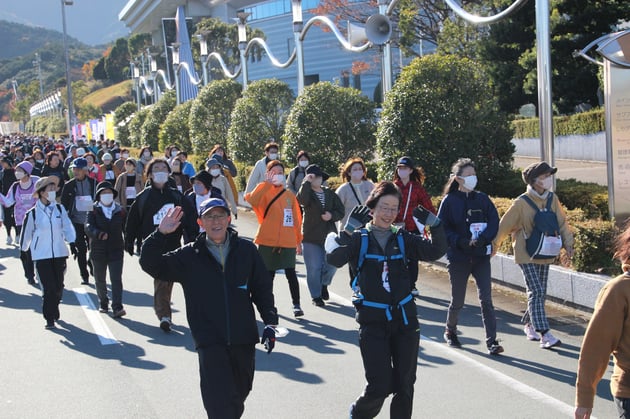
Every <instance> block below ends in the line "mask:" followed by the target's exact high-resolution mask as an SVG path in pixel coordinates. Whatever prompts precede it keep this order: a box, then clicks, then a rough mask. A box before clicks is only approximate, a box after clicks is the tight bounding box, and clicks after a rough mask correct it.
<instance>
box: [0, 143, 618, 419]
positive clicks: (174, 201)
mask: <svg viewBox="0 0 630 419" xmlns="http://www.w3.org/2000/svg"><path fill="white" fill-rule="evenodd" d="M0 147H1V148H0V163H1V165H2V170H1V171H0V176H1V178H0V180H1V183H0V186H1V188H0V192H1V193H0V224H4V227H5V230H6V234H7V238H6V243H7V245H12V244H15V245H16V246H18V247H19V253H20V260H21V262H22V267H23V271H24V276H25V278H26V280H27V281H28V283H29V284H33V285H35V284H37V283H39V285H40V287H41V290H42V295H43V306H42V314H43V317H44V319H45V327H46V328H47V329H52V328H55V327H56V325H55V323H56V322H57V321H58V320H59V317H60V313H59V304H60V301H61V297H62V292H63V289H64V275H65V271H66V261H67V259H68V258H69V257H70V256H72V257H73V258H74V259H75V260H76V263H77V265H78V268H79V272H80V276H81V280H82V283H83V284H89V283H90V277H93V278H94V284H95V288H96V294H97V297H98V304H99V309H100V311H101V312H102V313H111V315H112V316H113V317H114V318H122V317H123V316H126V315H127V312H126V310H125V307H124V305H123V299H124V287H123V282H124V279H123V263H124V253H125V252H127V253H128V254H129V255H131V256H134V255H139V256H140V258H139V263H140V266H141V267H142V269H143V270H144V271H146V272H147V273H148V274H149V275H150V276H151V277H152V278H153V283H154V310H155V314H156V317H157V321H158V324H159V327H160V328H161V329H162V330H163V331H164V332H169V331H170V330H171V326H172V311H171V294H172V289H173V283H174V282H179V283H180V284H181V286H182V287H183V290H184V297H185V301H186V314H187V320H188V324H189V326H190V329H191V333H192V336H193V339H194V340H195V345H196V348H197V353H198V357H199V365H200V376H201V394H202V399H203V403H204V407H205V408H206V410H207V412H208V417H216V418H236V417H240V416H241V415H242V413H243V410H244V402H245V399H246V397H247V395H248V394H249V391H250V390H251V387H252V381H253V375H254V356H255V349H254V345H255V344H256V343H258V342H260V343H262V344H264V345H265V348H266V349H267V351H268V352H271V351H272V350H273V348H274V345H275V339H276V334H277V332H278V329H277V327H278V313H277V309H276V301H275V300H274V295H273V281H274V278H275V276H276V272H277V271H279V270H282V271H283V272H284V275H285V277H286V278H287V282H288V286H289V291H290V297H291V302H290V305H291V309H292V314H293V315H294V316H295V317H296V318H301V317H302V316H304V315H305V311H304V309H303V306H302V302H301V295H300V285H299V281H298V278H297V273H296V258H297V256H300V255H301V256H302V257H303V259H304V264H305V266H306V284H307V287H308V292H309V295H310V299H311V302H312V304H313V305H314V306H315V307H325V306H326V301H327V300H329V298H330V292H329V286H330V284H331V281H332V280H333V277H334V275H335V273H336V270H337V269H338V268H340V267H342V266H344V265H346V264H347V265H348V268H347V269H348V282H349V284H350V288H351V291H352V295H353V298H352V300H353V304H354V306H355V308H356V312H357V315H356V319H357V322H358V323H359V346H360V350H361V356H362V357H363V361H364V362H363V364H364V368H365V376H366V379H367V384H366V386H365V389H364V390H363V392H362V394H361V395H360V396H359V397H358V398H357V399H356V400H355V402H354V403H353V404H352V406H351V411H350V417H352V418H372V417H375V416H376V415H377V414H378V413H379V411H380V410H381V408H382V405H383V403H384V401H385V399H386V398H387V397H388V396H389V395H391V394H393V399H392V401H391V407H390V414H391V417H392V418H411V417H412V407H413V388H414V383H415V380H416V367H417V358H418V348H419V323H418V318H417V314H416V297H418V296H419V291H418V289H417V287H416V282H417V279H418V261H420V260H422V261H433V260H436V259H439V258H440V257H442V256H443V255H444V254H446V256H447V258H448V275H449V279H450V284H451V298H450V304H449V306H448V311H447V313H446V319H445V327H444V336H443V337H444V340H445V342H446V343H447V344H448V345H449V346H451V347H461V346H462V344H461V342H460V340H459V337H458V336H459V335H460V331H459V330H458V328H457V326H458V323H459V316H460V312H461V310H462V308H463V307H464V300H465V296H466V286H467V283H468V280H469V277H470V276H472V277H473V278H474V280H475V283H476V286H477V289H478V297H479V304H480V307H481V319H482V324H483V328H484V334H485V339H484V340H485V343H486V346H487V352H488V353H489V354H490V355H498V354H500V353H502V352H504V348H503V346H502V345H501V344H500V340H499V339H498V337H497V319H496V316H495V310H494V306H493V302H492V284H491V277H492V276H491V265H490V258H491V257H492V256H493V255H494V254H495V253H496V251H497V248H498V246H499V245H500V244H501V242H503V241H504V240H505V239H506V238H507V237H508V236H510V237H511V238H512V245H513V247H514V256H515V263H516V264H518V266H519V267H520V269H521V271H522V273H523V278H524V282H525V287H526V290H527V310H526V312H525V315H524V317H523V331H524V334H525V336H526V338H527V339H529V340H533V341H538V342H539V345H540V347H541V348H543V349H551V348H554V347H556V346H558V345H560V344H561V342H560V340H559V339H558V338H557V337H555V336H554V335H553V334H552V333H551V330H550V325H549V322H548V319H547V317H546V312H545V299H546V294H547V281H548V274H549V265H550V264H551V263H552V262H553V261H554V260H555V258H556V257H557V256H558V254H559V252H560V249H562V248H563V249H565V251H566V254H567V255H568V256H569V257H571V256H572V254H573V235H572V233H571V230H570V228H569V226H568V224H567V220H566V216H565V214H564V211H563V209H562V206H561V204H560V202H559V200H558V197H557V195H556V194H554V193H553V192H552V185H553V181H552V176H553V175H554V174H555V173H556V171H557V169H556V168H554V167H551V166H550V165H549V164H547V163H546V162H538V163H534V164H532V165H530V166H529V167H527V168H526V169H525V170H523V181H524V183H525V185H526V190H525V192H524V193H523V195H521V196H520V197H518V198H516V199H515V200H514V201H513V203H512V206H511V207H510V208H509V209H508V210H507V212H506V213H505V214H504V215H503V216H502V217H499V214H498V212H497V209H496V207H495V206H494V204H493V203H492V201H491V200H490V199H489V197H488V196H487V195H486V194H484V193H483V192H481V191H478V190H477V174H476V166H475V163H474V162H473V161H471V160H470V159H468V158H461V159H459V160H458V161H456V162H454V164H453V166H452V170H451V173H450V178H449V180H448V182H447V183H446V185H445V187H444V193H443V197H442V200H441V204H440V205H439V209H438V210H437V211H436V209H435V208H434V205H433V203H432V200H431V197H430V195H429V194H428V193H427V191H426V190H425V188H424V180H425V173H424V171H423V170H422V168H421V167H419V166H418V165H417V164H416V163H415V161H414V159H413V158H412V157H410V156H403V157H401V158H400V159H399V160H398V161H397V164H396V167H392V171H393V177H392V178H391V179H389V180H382V181H380V182H377V183H373V182H372V181H371V180H369V178H368V170H367V166H366V164H365V162H364V161H363V160H362V159H361V158H358V157H350V158H349V159H348V160H347V161H346V162H340V163H341V164H340V172H339V176H340V178H341V184H340V185H339V186H338V188H337V189H336V190H335V191H333V190H332V189H331V188H329V187H328V186H327V181H328V180H329V178H330V174H329V173H327V172H326V171H324V170H323V169H322V167H321V166H320V165H318V164H317V162H316V161H313V159H312V157H311V154H310V153H309V152H307V151H300V152H299V153H298V154H297V156H295V159H294V163H295V166H294V167H292V168H291V169H290V170H289V167H287V165H286V163H285V160H284V159H281V158H280V154H279V151H280V147H279V145H278V144H277V143H275V142H269V143H268V144H266V145H265V146H264V148H263V150H262V151H263V152H264V155H263V156H262V157H261V159H260V160H258V161H257V162H256V164H255V166H254V167H253V170H252V171H251V174H250V176H249V178H248V180H247V186H246V188H245V190H244V191H243V199H244V201H246V202H248V203H249V204H250V206H251V209H252V210H253V212H254V214H255V215H256V218H257V220H258V224H259V226H258V231H257V233H256V235H255V238H254V241H253V243H252V242H250V241H248V240H245V239H243V238H241V237H239V235H238V232H237V230H238V226H237V223H236V221H237V219H238V215H239V196H240V195H239V191H238V189H237V187H236V184H235V181H234V178H235V177H236V176H237V175H238V173H237V169H236V166H235V165H234V163H233V162H232V161H231V160H230V158H229V156H228V153H227V150H226V149H225V147H224V146H222V145H221V144H217V145H215V146H214V147H213V148H212V149H211V150H210V151H209V153H208V158H207V160H206V162H205V165H204V167H200V168H195V167H193V165H192V164H191V163H190V162H189V161H188V154H187V152H186V151H185V150H181V149H180V147H178V146H176V145H171V146H169V147H167V148H166V149H165V150H164V154H163V155H160V156H158V155H157V152H156V150H152V149H151V147H148V146H145V147H143V148H142V149H141V150H140V151H139V154H138V155H137V156H135V157H134V156H132V155H131V152H130V150H129V149H126V148H124V147H121V146H120V145H119V144H118V143H117V142H116V141H113V140H105V139H103V138H101V139H98V140H96V139H89V140H88V139H86V138H77V139H76V140H72V141H71V140H69V139H52V138H42V137H26V136H21V135H15V136H6V137H4V138H3V144H0ZM287 172H288V177H287ZM440 175H442V174H440ZM542 213H544V214H546V216H543V215H540V214H542ZM549 214H551V216H550V217H551V218H549V217H547V216H549ZM628 237H629V236H628V233H627V232H626V233H625V236H622V238H621V239H620V241H619V244H618V250H617V256H618V257H620V258H621V259H622V262H623V263H624V265H623V266H624V272H626V274H624V275H622V276H621V277H620V278H618V279H617V280H616V282H614V283H612V284H611V285H610V287H608V288H607V289H605V290H603V294H602V296H601V297H600V298H601V299H602V300H601V302H600V305H599V306H598V309H597V310H596V313H595V314H596V315H595V316H594V317H593V320H592V323H594V324H599V323H601V322H603V321H606V322H609V321H610V322H611V323H610V324H615V327H614V328H613V327H611V328H610V330H611V332H610V336H609V335H608V334H606V336H603V337H602V336H601V335H602V334H605V332H604V331H605V330H608V328H607V327H604V326H602V327H597V326H593V325H591V327H589V331H588V332H587V336H586V338H585V344H584V347H583V351H582V356H581V358H580V371H579V374H578V386H577V388H578V390H577V391H578V398H577V401H576V406H578V407H577V408H576V417H580V418H586V417H589V416H588V415H590V409H591V408H592V399H593V396H594V393H593V392H592V390H593V388H594V387H593V383H595V384H596V382H597V381H598V380H599V378H601V375H602V374H603V369H605V365H606V363H607V359H608V356H609V355H610V353H613V354H615V353H616V354H617V356H621V358H620V360H623V359H625V358H623V356H625V355H623V356H622V355H621V354H623V353H625V352H623V351H625V350H626V349H627V348H625V347H619V346H617V345H622V344H623V342H624V339H626V338H625V335H624V332H623V330H624V329H623V325H624V324H625V321H626V320H625V319H626V317H627V313H626V312H625V311H624V312H623V313H621V312H617V311H610V312H609V311H608V309H607V305H608V304H614V307H613V308H611V310H613V309H614V310H618V311H619V310H621V309H620V307H622V306H623V302H624V301H626V300H624V299H623V298H626V299H627V297H626V296H625V294H628V293H625V294H623V295H624V296H621V295H618V293H619V294H621V290H619V291H617V290H618V289H620V288H621V289H622V288H623V287H625V285H623V284H625V282H623V281H626V282H627V279H628V278H627V271H628V269H626V268H627V267H628V253H629V252H630V251H628V250H627V249H628V248H630V241H628ZM534 239H535V240H537V241H538V244H537V247H536V248H535V249H534V247H532V246H534V245H533V242H534V241H535V240H534ZM108 273H109V281H110V283H111V301H110V295H108V290H107V285H106V279H107V276H108ZM618 282H619V285H617V283H618ZM628 295H630V294H628ZM609 300H613V302H610V303H609ZM252 303H253V305H255V306H256V308H257V311H258V312H259V314H260V316H261V318H262V320H263V322H264V324H265V327H264V330H263V332H262V338H259V336H260V334H259V332H258V330H257V326H256V321H255V318H256V316H255V312H254V307H253V305H252ZM625 307H627V305H626V306H625ZM611 316H613V317H614V319H615V320H614V321H613V320H611V319H610V317H611ZM606 324H607V325H608V324H609V323H606ZM617 326H618V327H617ZM601 339H605V342H602V340H601ZM591 345H593V347H594V348H596V349H591V348H590V347H591ZM394 348H396V350H394ZM587 353H588V354H591V353H592V355H589V357H588V358H587V357H586V354H587ZM591 356H592V358H591ZM595 359H597V363H596V364H595ZM604 361H606V362H604ZM616 365H617V366H616V367H615V368H616V371H618V374H619V375H623V374H624V373H625V372H624V371H625V370H624V365H623V363H622V362H619V363H617V364H616ZM217 377H221V379H218V378H217ZM626 388H627V386H625V384H624V382H623V379H619V380H616V381H615V386H614V387H613V392H615V396H616V397H618V398H619V400H620V401H619V402H618V404H617V405H618V406H619V409H620V412H626V414H628V412H629V410H628V407H627V404H628V402H627V400H628V399H626V398H628V397H630V394H626V392H625V391H626ZM625 417H628V416H625Z"/></svg>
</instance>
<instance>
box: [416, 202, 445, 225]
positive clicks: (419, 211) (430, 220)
mask: <svg viewBox="0 0 630 419" xmlns="http://www.w3.org/2000/svg"><path fill="white" fill-rule="evenodd" d="M413 216H414V217H415V218H417V219H418V221H419V222H420V224H424V225H427V226H429V227H436V226H438V225H439V224H440V219H439V218H437V217H436V216H435V214H433V213H432V212H431V211H429V210H428V209H426V208H425V207H423V206H422V205H418V206H417V207H416V208H414V209H413Z"/></svg>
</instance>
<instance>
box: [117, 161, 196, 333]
mask: <svg viewBox="0 0 630 419" xmlns="http://www.w3.org/2000/svg"><path fill="white" fill-rule="evenodd" d="M170 172H171V169H170V166H169V165H168V163H167V162H166V160H164V159H154V160H152V161H151V163H149V165H148V166H147V174H148V175H147V176H148V178H149V185H148V186H147V187H146V188H144V190H142V192H140V193H139V194H138V196H137V197H136V199H135V200H134V202H133V204H131V207H130V208H129V215H128V216H127V223H126V225H125V250H126V251H127V252H128V253H129V254H130V255H132V256H133V254H134V243H135V242H136V240H140V241H142V240H144V239H145V238H146V237H147V236H149V235H150V234H151V233H153V232H154V231H155V228H156V227H157V226H158V225H159V224H160V221H161V220H162V218H164V216H165V215H166V214H167V212H168V211H169V210H170V209H173V208H175V207H176V206H178V207H181V208H182V209H183V216H182V217H183V218H182V221H181V223H180V225H179V227H178V228H177V229H176V230H174V231H172V232H170V233H169V234H168V235H167V237H166V247H167V249H166V250H167V251H169V250H175V249H177V248H179V247H180V246H181V241H182V234H183V231H184V230H186V234H185V235H184V236H185V237H186V238H187V239H190V240H194V238H195V237H197V234H199V227H198V226H197V224H196V223H195V218H194V216H193V214H195V213H196V211H195V208H193V207H192V206H191V204H190V203H189V201H188V200H186V199H184V196H183V195H182V193H181V192H179V191H178V190H177V189H176V188H172V187H170V186H169V185H168V180H169V174H170ZM153 287H154V296H153V308H154V309H155V314H156V315H157V318H158V320H159V321H160V328H161V329H162V330H163V331H164V332H170V331H171V325H172V320H171V318H172V311H171V294H172V292H173V283H172V282H164V281H159V280H157V279H156V277H155V276H154V277H153Z"/></svg>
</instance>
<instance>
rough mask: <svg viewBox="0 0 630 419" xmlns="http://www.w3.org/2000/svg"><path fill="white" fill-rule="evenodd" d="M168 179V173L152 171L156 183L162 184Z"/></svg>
mask: <svg viewBox="0 0 630 419" xmlns="http://www.w3.org/2000/svg"><path fill="white" fill-rule="evenodd" d="M167 181H168V173H166V172H155V173H153V182H155V183H157V184H160V185H161V184H163V183H166V182H167Z"/></svg>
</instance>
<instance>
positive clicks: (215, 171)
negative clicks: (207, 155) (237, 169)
mask: <svg viewBox="0 0 630 419" xmlns="http://www.w3.org/2000/svg"><path fill="white" fill-rule="evenodd" d="M220 174H221V169H211V170H210V175H212V177H217V176H219V175H220Z"/></svg>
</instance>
